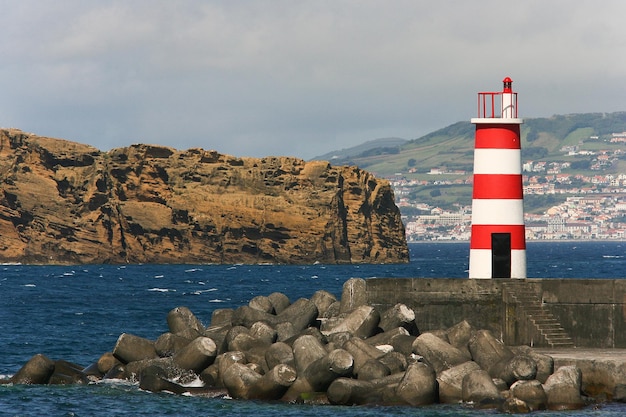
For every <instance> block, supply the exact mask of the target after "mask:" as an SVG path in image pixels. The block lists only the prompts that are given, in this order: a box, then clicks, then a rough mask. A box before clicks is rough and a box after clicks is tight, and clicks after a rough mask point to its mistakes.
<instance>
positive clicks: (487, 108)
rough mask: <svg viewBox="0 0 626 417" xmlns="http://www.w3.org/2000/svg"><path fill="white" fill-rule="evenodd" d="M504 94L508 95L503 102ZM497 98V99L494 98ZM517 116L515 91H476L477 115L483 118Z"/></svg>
mask: <svg viewBox="0 0 626 417" xmlns="http://www.w3.org/2000/svg"><path fill="white" fill-rule="evenodd" d="M504 95H506V96H508V97H506V98H507V103H506V104H504V98H505V97H504ZM496 98H497V99H496ZM505 113H506V114H507V116H505V117H513V118H517V93H503V92H501V91H500V92H482V93H478V117H479V118H481V119H483V118H492V119H493V118H502V117H503V115H504V114H505Z"/></svg>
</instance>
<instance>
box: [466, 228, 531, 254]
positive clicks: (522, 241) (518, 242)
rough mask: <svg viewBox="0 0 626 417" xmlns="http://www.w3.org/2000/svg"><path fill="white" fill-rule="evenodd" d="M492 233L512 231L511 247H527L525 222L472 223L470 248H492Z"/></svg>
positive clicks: (519, 248) (516, 248) (517, 248)
mask: <svg viewBox="0 0 626 417" xmlns="http://www.w3.org/2000/svg"><path fill="white" fill-rule="evenodd" d="M492 233H510V234H511V249H512V250H513V249H515V250H521V249H526V236H525V229H524V225H523V224H516V225H482V224H477V225H472V237H471V239H470V249H491V234H492Z"/></svg>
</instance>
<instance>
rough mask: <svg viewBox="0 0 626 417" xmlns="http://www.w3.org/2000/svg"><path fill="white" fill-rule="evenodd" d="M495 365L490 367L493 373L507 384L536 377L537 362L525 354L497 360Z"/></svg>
mask: <svg viewBox="0 0 626 417" xmlns="http://www.w3.org/2000/svg"><path fill="white" fill-rule="evenodd" d="M497 365H498V366H497V367H496V368H495V369H494V368H492V370H493V373H494V374H497V377H498V378H501V379H502V380H504V381H505V382H506V383H507V385H509V386H511V385H512V384H513V383H514V382H515V381H530V380H533V379H536V377H537V362H535V361H534V359H532V358H531V357H530V356H527V355H516V356H513V357H512V358H511V359H509V360H504V361H501V362H499V363H498V364H497ZM490 373H491V372H490ZM492 375H493V374H492Z"/></svg>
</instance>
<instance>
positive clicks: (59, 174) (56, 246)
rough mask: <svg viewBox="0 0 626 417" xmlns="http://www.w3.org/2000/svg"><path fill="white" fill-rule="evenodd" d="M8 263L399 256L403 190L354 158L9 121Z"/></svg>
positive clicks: (1, 240) (1, 217) (0, 172)
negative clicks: (91, 134)
mask: <svg viewBox="0 0 626 417" xmlns="http://www.w3.org/2000/svg"><path fill="white" fill-rule="evenodd" d="M0 185H1V187H2V192H1V194H0V261H1V262H22V263H46V264H55V263H64V264H81V263H263V262H273V263H313V262H322V263H363V262H371V263H392V262H407V261H408V249H407V245H406V240H405V236H404V227H403V225H402V222H401V219H400V212H399V210H398V208H397V207H396V206H395V204H394V199H393V192H392V190H391V188H390V185H389V183H388V182H387V181H385V180H380V179H377V178H375V177H374V176H372V175H371V174H369V173H367V172H366V171H363V170H360V169H358V168H355V167H345V166H340V167H334V166H331V165H330V164H329V163H328V162H320V161H314V162H305V161H303V160H300V159H296V158H289V157H268V158H262V159H256V158H235V157H232V156H228V155H222V154H219V153H217V152H215V151H206V150H202V149H189V150H186V151H182V152H179V151H176V150H174V149H171V148H167V147H162V146H151V145H133V146H130V147H127V148H120V149H114V150H111V151H109V152H101V151H99V150H98V149H96V148H93V147H91V146H87V145H83V144H79V143H75V142H69V141H65V140H60V139H51V138H45V137H39V136H35V135H32V134H28V133H24V132H22V131H20V130H17V129H0Z"/></svg>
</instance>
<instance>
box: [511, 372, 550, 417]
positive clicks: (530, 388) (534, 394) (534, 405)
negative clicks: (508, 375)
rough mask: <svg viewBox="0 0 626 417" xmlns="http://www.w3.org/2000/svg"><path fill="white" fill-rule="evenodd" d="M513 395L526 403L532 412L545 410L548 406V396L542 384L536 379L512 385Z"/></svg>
mask: <svg viewBox="0 0 626 417" xmlns="http://www.w3.org/2000/svg"><path fill="white" fill-rule="evenodd" d="M510 392H511V395H513V396H514V397H515V398H518V399H520V400H522V401H524V402H525V403H526V404H527V405H528V407H529V408H530V409H531V410H532V411H535V410H545V409H546V407H547V404H548V396H547V395H546V392H545V390H544V389H543V385H541V382H539V381H537V380H536V379H534V380H531V381H517V382H515V383H514V384H513V385H511V389H510Z"/></svg>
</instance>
